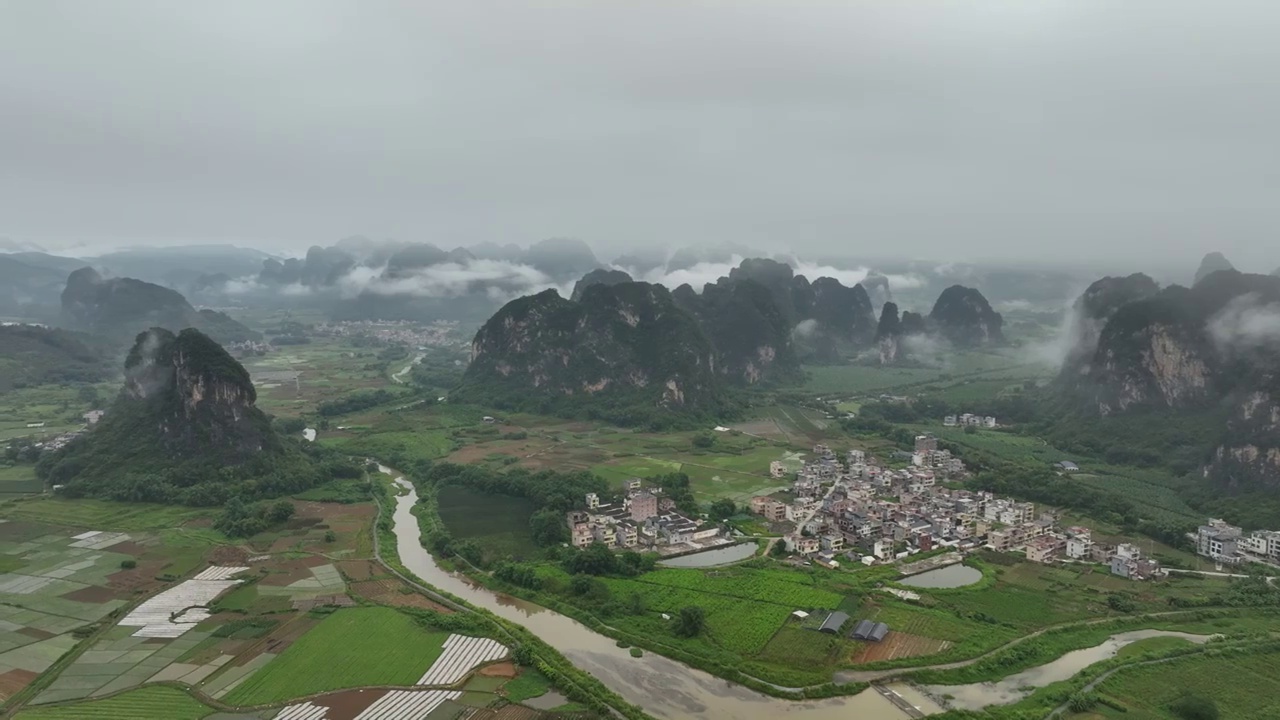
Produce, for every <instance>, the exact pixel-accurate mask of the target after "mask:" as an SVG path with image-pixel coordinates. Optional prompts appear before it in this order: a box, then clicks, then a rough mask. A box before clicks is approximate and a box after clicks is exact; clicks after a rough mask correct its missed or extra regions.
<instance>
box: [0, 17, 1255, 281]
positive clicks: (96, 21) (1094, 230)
mask: <svg viewBox="0 0 1280 720" xmlns="http://www.w3.org/2000/svg"><path fill="white" fill-rule="evenodd" d="M1277 27H1280V3H1276V2H1275V0H1258V1H1257V2H1251V1H1250V2H1246V1H1240V0H1224V1H1223V2H1205V1H1204V0H1185V1H1184V0H1122V1H1117V0H1010V1H1009V2H1003V1H1000V2H998V1H995V0H957V1H956V2H941V1H937V0H934V1H930V0H920V1H914V0H911V1H908V0H862V1H860V0H840V1H839V2H804V1H803V0H770V1H769V2H751V1H747V0H733V1H732V2H730V1H728V0H726V1H724V2H692V1H691V0H633V1H631V2H626V3H622V2H609V1H607V0H582V1H581V2H555V3H550V2H489V1H486V0H465V1H457V0H447V1H446V0H439V1H430V0H414V1H409V0H405V1H404V2H392V1H390V0H386V1H379V0H352V1H350V2H345V1H344V2H340V1H337V0H244V1H233V0H218V1H217V2H171V1H170V0H157V1H156V2H132V1H129V2H126V1H122V0H100V1H98V0H81V1H79V2H59V1H56V0H0V236H8V237H10V238H13V239H15V240H26V241H33V242H37V243H42V244H46V245H54V246H56V245H62V244H66V243H72V242H85V243H89V244H94V245H98V244H122V243H140V244H176V243H186V242H210V241H213V242H235V243H238V244H244V245H254V246H259V247H264V248H268V249H279V250H300V249H305V247H306V246H308V245H312V244H325V245H327V244H331V243H332V242H333V241H335V240H337V239H338V238H341V237H343V236H346V235H351V234H357V233H360V234H366V235H369V236H371V237H394V238H397V239H400V240H421V241H429V242H433V243H436V244H438V245H442V246H445V247H452V246H456V245H459V244H471V243H475V242H479V241H483V240H493V241H497V242H503V243H505V242H516V243H520V244H527V243H528V242H531V241H534V240H537V239H540V238H544V237H549V236H572V237H579V238H582V239H584V240H587V241H588V242H590V243H592V244H593V245H595V246H597V247H598V248H603V249H604V250H605V252H602V255H604V256H605V257H606V258H607V257H609V255H610V252H611V251H613V250H618V249H622V248H625V247H629V246H635V245H645V246H652V245H666V246H681V245H689V244H697V243H709V244H720V243H743V244H747V245H751V246H756V247H762V248H766V249H769V250H775V251H781V250H784V249H788V248H790V249H794V250H797V251H800V252H810V253H811V252H814V251H816V250H831V251H834V250H840V251H845V252H847V253H848V254H851V255H855V256H856V255H859V254H867V255H872V256H883V255H905V256H911V257H917V258H938V259H946V260H965V259H985V258H992V257H1011V258H1016V259H1028V260H1048V261H1055V260H1063V261H1073V262H1081V261H1091V260H1094V259H1103V258H1114V259H1115V260H1116V261H1117V262H1121V263H1140V262H1146V261H1148V259H1149V260H1150V261H1151V262H1155V261H1157V260H1159V261H1182V260H1183V259H1185V260H1186V261H1187V262H1191V263H1193V264H1194V262H1195V261H1196V260H1198V259H1199V256H1200V255H1202V254H1203V253H1204V252H1205V251H1207V250H1211V249H1217V250H1222V251H1223V252H1225V253H1226V254H1227V255H1228V256H1229V257H1230V258H1232V259H1233V260H1234V261H1235V263H1236V265H1237V266H1239V267H1242V268H1246V269H1256V270H1261V271H1270V270H1271V269H1272V268H1273V267H1275V266H1276V265H1280V232H1278V230H1280V227H1278V225H1280V202H1278V199H1280V193H1278V192H1277V191H1278V190H1280V139H1278V138H1280V87H1278V85H1280V41H1277V40H1276V29H1277Z"/></svg>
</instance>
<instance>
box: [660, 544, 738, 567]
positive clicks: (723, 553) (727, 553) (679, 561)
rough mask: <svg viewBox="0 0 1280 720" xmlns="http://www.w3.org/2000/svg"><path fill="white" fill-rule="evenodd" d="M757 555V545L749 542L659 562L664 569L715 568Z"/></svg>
mask: <svg viewBox="0 0 1280 720" xmlns="http://www.w3.org/2000/svg"><path fill="white" fill-rule="evenodd" d="M755 554H756V544H755V543H751V542H747V543H739V544H737V545H730V546H728V547H719V548H715V549H714V550H703V551H702V552H697V553H691V554H689V555H681V556H680V557H675V558H671V559H670V560H659V561H658V564H659V565H661V566H663V567H679V568H704V567H715V566H717V565H728V564H729V563H735V562H738V561H739V560H746V559H747V558H749V557H751V556H752V555H755Z"/></svg>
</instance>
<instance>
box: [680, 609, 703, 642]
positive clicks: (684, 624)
mask: <svg viewBox="0 0 1280 720" xmlns="http://www.w3.org/2000/svg"><path fill="white" fill-rule="evenodd" d="M706 623H707V612H706V611H705V610H703V609H702V608H700V607H697V606H696V605H694V606H690V607H686V608H680V615H679V616H678V617H677V618H676V626H675V633H676V635H679V636H680V637H687V638H691V637H695V636H697V635H698V634H699V633H701V632H702V628H703V627H704V626H705V625H706Z"/></svg>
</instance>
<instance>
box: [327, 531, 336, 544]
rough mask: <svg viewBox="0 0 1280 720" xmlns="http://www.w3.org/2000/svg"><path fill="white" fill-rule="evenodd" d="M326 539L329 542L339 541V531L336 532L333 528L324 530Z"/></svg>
mask: <svg viewBox="0 0 1280 720" xmlns="http://www.w3.org/2000/svg"><path fill="white" fill-rule="evenodd" d="M324 541H325V542H327V543H331V542H337V541H338V535H337V533H335V532H334V531H332V530H325V531H324Z"/></svg>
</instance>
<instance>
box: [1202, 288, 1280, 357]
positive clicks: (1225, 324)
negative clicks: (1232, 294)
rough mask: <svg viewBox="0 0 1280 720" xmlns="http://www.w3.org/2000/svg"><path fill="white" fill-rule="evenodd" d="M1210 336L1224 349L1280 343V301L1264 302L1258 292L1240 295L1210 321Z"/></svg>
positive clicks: (1243, 348) (1239, 348) (1250, 347)
mask: <svg viewBox="0 0 1280 720" xmlns="http://www.w3.org/2000/svg"><path fill="white" fill-rule="evenodd" d="M1209 334H1210V335H1211V336H1212V337H1213V341H1214V342H1215V343H1217V344H1218V347H1219V348H1221V349H1223V350H1252V349H1256V348H1260V347H1264V346H1267V345H1271V344H1273V343H1277V342H1280V302H1264V301H1263V300H1262V298H1261V297H1259V296H1258V295H1257V294H1256V293H1249V294H1248V295H1241V296H1240V297H1238V298H1235V299H1234V300H1232V301H1231V302H1229V303H1227V306H1226V307H1224V308H1223V309H1222V310H1221V311H1219V312H1218V314H1217V315H1214V316H1213V318H1212V319H1210V320H1209Z"/></svg>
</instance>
